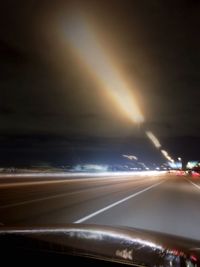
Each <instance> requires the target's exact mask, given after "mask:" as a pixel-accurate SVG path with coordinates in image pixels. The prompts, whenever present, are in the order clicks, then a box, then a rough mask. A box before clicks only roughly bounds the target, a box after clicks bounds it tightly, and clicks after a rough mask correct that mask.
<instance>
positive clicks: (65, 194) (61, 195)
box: [0, 178, 142, 209]
mask: <svg viewBox="0 0 200 267" xmlns="http://www.w3.org/2000/svg"><path fill="white" fill-rule="evenodd" d="M129 179H130V178H129ZM129 179H122V181H123V180H129ZM107 180H108V178H107ZM90 181H91V180H90ZM93 181H95V179H94V180H93ZM108 181H109V180H108ZM118 181H120V180H118ZM136 181H137V180H135V181H134V182H136ZM141 181H142V180H140V182H141ZM86 190H91V188H89V189H82V190H78V191H75V192H71V193H63V194H56V195H51V196H49V197H42V198H37V199H32V200H25V201H21V202H16V203H11V204H6V205H2V206H0V209H6V208H13V207H17V206H21V205H26V204H31V203H37V202H40V201H44V200H49V199H54V198H60V197H66V196H70V195H74V194H79V193H82V192H83V191H86Z"/></svg>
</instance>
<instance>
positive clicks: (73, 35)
mask: <svg viewBox="0 0 200 267" xmlns="http://www.w3.org/2000/svg"><path fill="white" fill-rule="evenodd" d="M64 31H65V37H66V40H67V41H68V43H69V44H70V45H71V47H72V48H73V49H74V51H75V52H76V53H77V55H78V57H79V58H80V59H81V61H82V62H83V63H85V64H86V66H87V67H88V69H89V71H91V72H92V73H93V74H94V75H95V77H96V78H97V80H98V82H101V83H102V84H103V88H104V90H107V91H108V92H110V93H111V95H112V97H113V98H114V100H115V101H116V103H118V104H119V106H120V107H121V109H122V110H123V111H124V112H125V113H126V114H127V115H128V116H129V117H130V119H131V120H132V121H133V122H135V123H142V122H143V121H144V117H143V115H142V113H141V111H140V109H139V107H138V105H137V103H136V100H135V99H134V97H133V95H132V92H131V90H130V88H129V86H128V85H127V83H126V81H125V80H124V79H122V77H121V75H120V73H119V72H118V71H117V69H116V67H115V66H114V65H113V62H111V60H110V59H109V57H108V55H106V53H105V51H104V50H103V48H102V46H101V42H100V41H99V40H97V37H96V35H95V33H94V32H93V31H92V29H91V27H90V25H89V23H88V22H87V20H86V19H85V17H83V16H82V15H80V14H78V15H77V14H72V16H71V17H68V20H67V21H66V24H65V25H64Z"/></svg>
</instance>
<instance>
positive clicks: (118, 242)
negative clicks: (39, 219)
mask: <svg viewBox="0 0 200 267" xmlns="http://www.w3.org/2000/svg"><path fill="white" fill-rule="evenodd" d="M27 244H28V247H29V248H30V249H32V250H34V249H38V248H39V249H45V250H48V251H51V252H52V253H54V252H58V253H59V252H62V253H66V254H73V255H81V256H87V257H94V258H99V259H104V260H108V261H116V262H123V263H126V264H131V265H132V264H135V265H144V266H154V267H155V266H159V267H160V266H170V267H173V266H200V241H195V240H190V239H185V238H181V237H176V236H171V235H166V234H161V233H157V232H152V231H146V230H139V229H135V228H128V227H111V226H102V225H100V226H99V225H81V224H68V225H62V226H59V227H57V226H56V227H26V228H23V227H16V228H13V227H12V228H3V227H1V228H0V245H3V246H4V248H5V247H6V246H8V247H9V248H10V247H15V246H20V247H21V248H22V247H26V248H27Z"/></svg>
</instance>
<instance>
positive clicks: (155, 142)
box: [146, 131, 161, 148]
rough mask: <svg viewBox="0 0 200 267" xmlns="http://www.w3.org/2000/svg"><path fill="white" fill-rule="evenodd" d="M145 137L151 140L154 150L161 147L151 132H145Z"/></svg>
mask: <svg viewBox="0 0 200 267" xmlns="http://www.w3.org/2000/svg"><path fill="white" fill-rule="evenodd" d="M146 135H147V137H148V138H149V139H150V140H151V142H152V143H153V144H154V146H155V147H156V148H160V147H161V144H160V142H159V140H158V138H157V137H155V135H154V134H153V133H152V132H150V131H146Z"/></svg>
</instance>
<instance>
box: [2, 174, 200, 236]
mask: <svg viewBox="0 0 200 267" xmlns="http://www.w3.org/2000/svg"><path fill="white" fill-rule="evenodd" d="M65 223H87V224H104V225H122V226H130V227H137V228H141V229H149V230H154V231H159V232H164V233H170V234H174V235H178V236H184V237H189V238H193V239H197V240H200V178H199V177H190V176H177V175H174V174H173V175H172V174H160V175H151V176H143V175H142V176H118V177H114V176H113V177H94V178H92V177H81V178H77V177H73V178H69V177H68V178H67V179H66V178H64V177H59V176H57V177H56V178H54V179H53V178H52V177H45V178H42V177H40V178H39V179H37V178H34V177H29V178H26V177H23V178H21V177H17V178H16V177H12V175H11V177H9V178H8V177H0V225H4V226H11V225H15V226H16V225H26V226H27V225H43V226H44V225H48V226H49V225H54V226H55V225H59V224H65Z"/></svg>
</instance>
